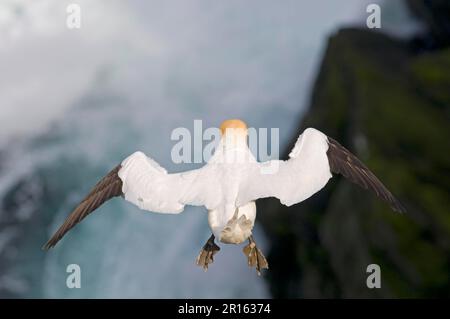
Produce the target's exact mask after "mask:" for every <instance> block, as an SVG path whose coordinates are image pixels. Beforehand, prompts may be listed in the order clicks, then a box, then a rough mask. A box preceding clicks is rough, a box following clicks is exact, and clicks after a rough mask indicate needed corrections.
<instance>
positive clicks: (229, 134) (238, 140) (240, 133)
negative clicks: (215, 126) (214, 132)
mask: <svg viewBox="0 0 450 319" xmlns="http://www.w3.org/2000/svg"><path fill="white" fill-rule="evenodd" d="M220 132H221V134H222V139H223V140H224V142H225V143H226V144H228V145H229V146H246V145H247V134H248V129H247V124H245V122H244V121H241V120H237V119H232V120H226V121H223V122H222V124H221V125H220Z"/></svg>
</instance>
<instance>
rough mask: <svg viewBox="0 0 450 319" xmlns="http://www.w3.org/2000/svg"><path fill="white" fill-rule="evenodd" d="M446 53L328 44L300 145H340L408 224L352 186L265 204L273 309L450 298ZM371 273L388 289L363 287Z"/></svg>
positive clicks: (365, 36) (407, 44) (351, 38)
mask: <svg viewBox="0 0 450 319" xmlns="http://www.w3.org/2000/svg"><path fill="white" fill-rule="evenodd" d="M411 2H413V1H411ZM440 43H441V45H440V46H439V49H435V50H434V51H429V50H417V45H418V44H417V41H414V44H413V45H412V42H411V41H400V40H397V39H393V38H391V37H389V36H386V35H384V34H382V33H379V32H372V31H369V30H358V29H345V30H341V31H339V32H338V33H337V34H335V35H333V36H331V37H330V39H329V43H328V48H327V50H326V53H325V55H324V58H323V62H322V65H321V69H320V72H319V74H318V77H317V79H316V83H315V87H314V91H313V94H312V98H311V103H310V108H309V112H308V113H307V115H306V117H304V118H303V119H302V121H301V124H300V125H299V126H300V127H299V130H298V133H300V132H302V131H303V129H305V128H306V127H310V126H311V127H315V128H318V129H320V130H322V131H323V132H325V133H326V134H328V135H329V136H331V137H333V138H335V139H337V140H338V141H340V142H341V143H342V144H343V145H345V146H346V147H348V148H349V149H350V150H351V151H353V152H354V153H355V154H357V156H358V157H359V158H360V159H361V160H363V161H364V162H365V163H366V164H367V165H368V167H370V168H371V170H372V171H373V172H374V173H375V174H376V175H377V176H379V178H380V179H381V180H382V181H383V182H384V184H385V185H387V186H388V188H389V189H390V190H391V191H392V192H393V194H395V195H396V196H397V198H399V199H400V201H402V202H403V203H404V204H405V206H406V208H407V210H408V212H407V213H406V214H397V213H394V212H392V211H391V210H390V208H389V206H388V205H386V204H385V203H383V202H381V201H380V200H378V199H377V198H376V197H375V196H374V195H373V194H371V193H369V192H367V191H365V190H362V189H360V188H359V187H358V186H356V185H354V184H351V183H350V182H349V181H347V180H345V179H344V178H343V177H335V178H334V179H333V180H332V181H331V182H330V183H329V184H328V185H327V186H326V187H325V189H324V190H322V191H321V192H320V193H317V194H316V195H314V196H313V197H312V198H310V199H308V200H306V201H305V202H303V203H301V204H297V205H294V206H292V207H285V206H281V205H280V204H279V202H278V201H277V200H273V199H267V200H264V201H262V202H260V203H258V212H259V213H258V214H259V216H258V218H259V219H260V221H261V224H262V226H263V228H264V230H265V232H266V233H267V235H268V238H270V239H271V249H270V253H269V256H268V258H269V264H270V268H271V269H270V271H269V272H268V273H267V279H268V281H269V284H270V287H271V292H272V294H273V296H274V297H313V298H314V297H344V298H345V297H358V298H359V297H437V296H447V297H448V296H450V209H449V207H450V201H449V189H450V177H449V176H450V175H449V171H450V158H449V156H448V151H449V150H450V143H449V137H450V126H449V114H450V113H449V105H450V72H449V70H450V50H449V49H446V48H445V45H443V44H442V43H443V42H440ZM434 47H435V48H436V47H438V46H434ZM418 52H420V53H418ZM296 137H297V136H295V138H294V139H293V140H292V143H291V145H290V146H289V147H288V149H289V150H290V149H291V148H292V146H293V144H294V142H295V139H296ZM372 263H376V264H379V265H380V267H381V274H382V277H381V278H382V287H381V289H368V288H367V286H366V278H367V276H368V274H367V273H366V268H367V265H369V264H372Z"/></svg>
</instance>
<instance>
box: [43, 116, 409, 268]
mask: <svg viewBox="0 0 450 319" xmlns="http://www.w3.org/2000/svg"><path fill="white" fill-rule="evenodd" d="M221 131H222V139H221V141H220V143H219V145H218V147H217V149H216V151H215V153H214V155H213V156H212V157H211V159H210V160H209V162H208V163H207V164H206V165H205V166H203V167H202V168H200V169H196V170H191V171H187V172H183V173H176V174H169V173H168V172H167V171H166V170H165V169H164V168H163V167H161V166H160V165H159V164H158V163H157V162H156V161H154V160H153V159H151V158H150V157H147V156H146V155H145V154H144V153H142V152H136V153H134V154H132V155H130V156H129V157H128V158H126V159H125V160H124V161H123V162H122V163H121V165H119V166H117V167H116V168H115V169H114V170H112V171H111V172H110V173H109V174H108V175H107V176H105V177H104V178H103V179H102V180H101V181H100V182H99V183H98V184H97V185H96V186H95V187H94V189H93V190H92V191H91V192H90V193H89V195H88V196H87V197H86V198H85V199H84V200H83V201H82V202H81V203H80V205H78V207H77V208H76V209H75V210H74V211H73V212H72V214H71V215H70V216H69V217H68V218H67V220H66V221H65V223H64V224H63V225H62V226H61V227H60V228H59V230H58V231H57V232H56V233H55V234H54V236H53V237H52V238H51V239H50V240H49V241H48V243H47V244H46V245H45V248H50V247H53V246H54V245H55V244H56V243H57V242H58V241H59V240H60V239H61V238H62V237H63V236H64V235H65V234H66V233H67V232H68V231H69V230H70V229H71V228H72V227H73V226H74V225H76V224H77V223H78V222H80V221H81V220H82V219H83V218H84V217H86V216H87V215H88V214H90V213H91V212H92V211H94V210H95V209H96V208H98V207H99V206H100V205H101V204H102V203H104V202H105V201H106V200H108V199H110V198H112V197H115V196H119V195H122V196H123V197H124V198H125V199H126V200H127V201H129V202H131V203H133V204H134V205H136V206H138V207H139V208H140V209H142V210H147V211H151V212H157V213H167V214H178V213H180V212H182V211H183V209H184V207H185V206H186V205H194V206H205V207H206V208H207V209H208V223H209V226H210V228H211V231H212V233H213V236H211V238H210V239H209V240H208V242H207V243H206V244H205V246H204V247H203V249H202V251H201V253H200V255H199V257H198V259H197V263H198V264H199V265H201V266H202V267H204V268H205V269H207V267H208V264H210V263H212V261H213V255H214V254H215V253H216V252H217V251H218V250H219V249H220V248H219V247H218V246H217V245H216V244H215V243H214V239H215V238H217V239H219V241H221V242H224V243H231V244H239V243H242V242H244V241H245V240H247V239H248V240H249V245H247V246H246V247H245V248H244V253H245V254H246V256H247V257H248V260H249V265H250V266H255V267H256V269H257V271H258V273H259V271H260V269H261V268H267V261H266V260H265V258H264V256H263V255H262V253H261V252H260V251H259V249H258V248H256V243H255V241H254V239H253V236H252V229H253V226H254V223H255V218H256V205H255V200H257V199H259V198H265V197H276V198H278V199H279V200H280V201H281V203H282V204H284V205H287V206H290V205H293V204H296V203H299V202H301V201H303V200H305V199H307V198H309V197H310V196H312V195H313V194H315V193H316V192H318V191H319V190H320V189H322V188H323V187H324V186H325V185H326V183H327V182H328V180H329V179H330V178H331V177H332V172H334V173H341V174H343V175H344V176H345V177H347V178H348V179H350V180H351V181H352V182H354V183H356V184H358V185H360V186H362V187H363V188H366V189H371V190H372V191H374V192H375V193H376V195H377V196H379V197H380V198H382V199H383V200H385V201H386V202H388V203H389V204H391V207H392V208H393V209H394V210H396V211H404V208H403V206H401V204H400V203H399V202H398V201H397V200H396V199H395V198H394V197H393V196H392V194H391V193H390V192H389V191H388V190H387V189H386V188H385V187H384V185H383V184H382V183H381V182H380V181H379V180H378V179H377V178H376V176H375V175H374V174H373V173H372V172H370V170H369V169H368V168H367V167H366V166H364V164H362V162H361V161H360V160H359V159H357V158H356V156H354V155H353V154H351V153H350V152H349V151H348V150H347V149H345V148H344V147H342V146H341V145H340V144H339V143H338V142H336V141H334V140H333V139H331V138H329V137H327V136H326V135H325V134H323V133H322V132H320V131H318V130H316V129H313V128H308V129H306V130H305V131H304V132H303V133H302V134H301V135H300V136H299V138H298V140H297V142H296V143H295V146H294V148H293V149H292V151H291V153H290V154H289V159H288V160H287V161H282V160H272V161H268V162H263V163H259V162H257V161H256V159H255V157H254V156H253V154H252V153H251V151H250V149H249V147H248V145H247V126H246V124H245V123H244V122H242V121H240V120H228V121H225V122H224V123H223V124H222V126H221Z"/></svg>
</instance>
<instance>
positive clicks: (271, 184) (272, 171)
mask: <svg viewBox="0 0 450 319" xmlns="http://www.w3.org/2000/svg"><path fill="white" fill-rule="evenodd" d="M289 157H290V158H289V160H287V161H268V162H264V163H256V164H249V167H248V175H247V177H246V178H245V180H244V181H243V183H242V184H241V188H240V191H239V195H238V205H243V204H245V203H247V202H249V201H252V200H256V199H258V198H264V197H277V198H279V199H280V201H281V203H283V204H285V205H287V206H290V205H293V204H295V203H299V202H301V201H303V200H305V199H307V198H309V197H310V196H312V195H313V194H315V193H316V192H318V191H319V190H321V189H322V188H323V187H324V186H325V185H326V184H327V182H328V180H329V179H330V178H331V177H332V173H340V174H342V175H344V176H345V177H346V178H348V179H349V180H350V181H352V182H354V183H356V184H358V185H360V186H362V187H363V188H365V189H370V190H372V191H373V192H375V194H376V195H377V196H378V197H380V198H381V199H383V200H385V201H386V202H387V203H389V205H390V206H391V207H392V209H393V210H394V211H399V212H403V211H405V209H404V208H403V206H402V205H401V204H400V202H399V201H398V200H397V199H395V197H394V196H393V195H392V194H391V192H390V191H389V190H388V189H387V188H386V187H385V186H384V185H383V184H382V183H381V182H380V180H379V179H378V178H377V177H376V176H375V175H374V174H373V173H372V172H371V171H370V170H369V169H368V168H367V167H366V166H365V165H364V164H363V163H362V162H361V161H360V160H359V159H358V158H357V157H356V156H355V155H353V154H352V153H350V152H349V151H348V150H347V149H345V148H344V147H343V146H341V145H340V144H339V143H338V142H336V141H335V140H333V139H331V138H329V137H327V136H326V135H325V134H323V133H322V132H320V131H318V130H316V129H312V128H308V129H306V130H305V131H304V132H303V133H302V134H301V135H300V136H299V138H298V140H297V142H296V143H295V146H294V148H293V149H292V151H291V153H290V154H289Z"/></svg>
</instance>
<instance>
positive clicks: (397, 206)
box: [392, 201, 406, 214]
mask: <svg viewBox="0 0 450 319" xmlns="http://www.w3.org/2000/svg"><path fill="white" fill-rule="evenodd" d="M392 210H393V211H394V212H397V213H400V214H404V213H406V208H405V206H403V204H402V203H400V202H399V201H397V202H396V203H395V206H392Z"/></svg>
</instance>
